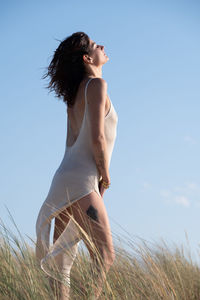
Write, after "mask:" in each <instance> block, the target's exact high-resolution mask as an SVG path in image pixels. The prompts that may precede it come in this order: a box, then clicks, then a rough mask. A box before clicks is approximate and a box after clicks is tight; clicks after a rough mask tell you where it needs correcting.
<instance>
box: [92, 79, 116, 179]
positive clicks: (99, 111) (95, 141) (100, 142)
mask: <svg viewBox="0 0 200 300" xmlns="http://www.w3.org/2000/svg"><path fill="white" fill-rule="evenodd" d="M106 96H107V83H106V81H105V80H104V79H102V78H95V79H93V80H91V81H90V84H89V85H88V89H87V100H88V111H89V118H90V125H91V126H90V127H91V138H92V146H93V154H94V159H95V162H96V165H97V169H98V171H99V173H100V175H101V176H102V179H103V180H104V181H106V182H110V175H109V166H108V155H107V143H106V139H105V134H104V120H105V106H106Z"/></svg>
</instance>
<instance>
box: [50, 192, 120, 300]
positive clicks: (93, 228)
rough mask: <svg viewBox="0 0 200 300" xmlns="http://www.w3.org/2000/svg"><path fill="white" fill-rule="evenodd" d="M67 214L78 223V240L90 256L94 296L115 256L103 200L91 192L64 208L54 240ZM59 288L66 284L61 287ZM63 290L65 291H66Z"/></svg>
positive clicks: (67, 217)
mask: <svg viewBox="0 0 200 300" xmlns="http://www.w3.org/2000/svg"><path fill="white" fill-rule="evenodd" d="M71 216H72V217H73V218H74V220H75V222H77V223H78V226H80V230H81V231H82V234H81V236H82V240H83V241H84V243H85V245H86V247H87V249H88V251H89V253H90V256H91V259H92V266H91V271H93V277H92V278H93V279H94V278H96V282H95V288H94V294H95V296H96V299H97V298H98V296H99V295H100V294H101V291H102V286H103V282H104V280H105V279H106V273H107V272H108V270H109V268H110V266H111V265H112V263H113V261H114V258H115V253H114V247H113V242H112V236H111V230H110V224H109V220H108V215H107V212H106V208H105V205H104V202H103V199H102V198H101V197H99V195H98V194H97V193H96V192H91V193H90V194H89V195H87V196H84V197H83V198H81V199H80V200H78V201H76V202H75V203H74V204H72V205H71V206H70V207H68V208H67V209H66V210H64V211H63V212H62V213H61V214H60V215H59V217H58V219H59V220H58V219H57V221H56V223H55V231H54V242H55V241H56V239H57V238H58V237H59V234H61V233H62V232H63V231H64V229H65V228H66V225H67V224H68V222H69V219H70V218H71ZM60 219H61V220H60ZM85 233H86V235H85ZM88 238H89V240H88ZM93 246H94V247H95V249H96V250H97V252H98V254H99V255H98V254H97V252H96V251H95V249H94V247H93ZM95 276H96V277H95ZM63 289H67V287H65V286H63ZM67 292H68V293H69V290H68V291H66V293H67ZM62 293H63V292H62ZM63 299H67V297H66V298H63Z"/></svg>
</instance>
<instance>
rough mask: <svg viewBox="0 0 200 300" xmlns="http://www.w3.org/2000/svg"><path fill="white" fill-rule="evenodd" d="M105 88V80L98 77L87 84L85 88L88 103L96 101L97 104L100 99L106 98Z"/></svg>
mask: <svg viewBox="0 0 200 300" xmlns="http://www.w3.org/2000/svg"><path fill="white" fill-rule="evenodd" d="M107 86H108V84H107V82H106V80H105V79H103V78H100V77H95V78H93V79H92V80H91V81H90V83H89V84H88V88H87V99H88V102H91V101H93V102H94V99H96V100H97V101H98V102H99V100H100V99H102V100H103V98H106V95H107ZM104 100H105V99H104Z"/></svg>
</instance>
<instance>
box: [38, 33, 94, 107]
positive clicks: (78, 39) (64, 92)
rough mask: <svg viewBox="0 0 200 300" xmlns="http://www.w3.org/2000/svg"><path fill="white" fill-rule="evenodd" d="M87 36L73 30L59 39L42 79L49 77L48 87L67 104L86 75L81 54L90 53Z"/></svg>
mask: <svg viewBox="0 0 200 300" xmlns="http://www.w3.org/2000/svg"><path fill="white" fill-rule="evenodd" d="M90 50H91V48H90V40H89V36H88V35H87V34H86V33H84V32H81V31H80V32H75V33H73V34H72V35H71V36H68V37H67V38H66V39H64V40H63V41H61V43H60V45H59V46H58V48H57V49H56V50H55V51H54V55H53V58H52V60H51V62H50V64H49V66H48V67H47V72H46V73H45V74H44V75H43V77H42V79H45V78H46V77H48V76H49V77H50V81H49V83H48V86H47V87H46V88H48V89H49V90H50V92H51V91H55V94H56V97H58V98H62V99H63V101H64V102H65V103H66V105H67V106H73V104H74V101H75V96H76V93H77V90H78V87H79V84H80V82H81V81H82V79H83V78H84V76H85V75H86V70H85V66H84V62H83V54H90Z"/></svg>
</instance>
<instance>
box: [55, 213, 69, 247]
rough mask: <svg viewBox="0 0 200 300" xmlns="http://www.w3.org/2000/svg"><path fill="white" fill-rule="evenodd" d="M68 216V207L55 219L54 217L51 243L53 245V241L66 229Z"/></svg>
mask: <svg viewBox="0 0 200 300" xmlns="http://www.w3.org/2000/svg"><path fill="white" fill-rule="evenodd" d="M70 215H71V213H70V207H68V208H67V209H65V210H63V211H62V212H61V213H60V214H59V215H58V216H57V217H55V225H54V234H53V243H55V241H56V240H57V239H58V237H59V236H60V235H61V233H62V232H63V231H64V229H65V228H66V226H67V224H68V223H69V220H70Z"/></svg>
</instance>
